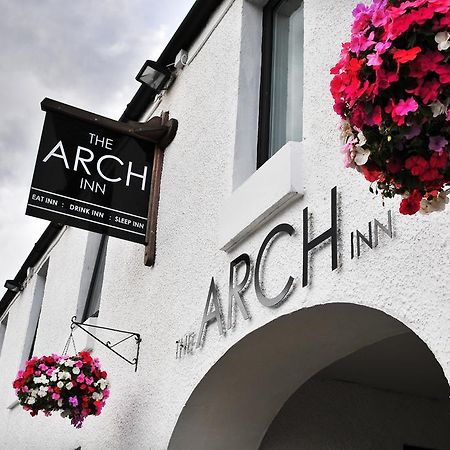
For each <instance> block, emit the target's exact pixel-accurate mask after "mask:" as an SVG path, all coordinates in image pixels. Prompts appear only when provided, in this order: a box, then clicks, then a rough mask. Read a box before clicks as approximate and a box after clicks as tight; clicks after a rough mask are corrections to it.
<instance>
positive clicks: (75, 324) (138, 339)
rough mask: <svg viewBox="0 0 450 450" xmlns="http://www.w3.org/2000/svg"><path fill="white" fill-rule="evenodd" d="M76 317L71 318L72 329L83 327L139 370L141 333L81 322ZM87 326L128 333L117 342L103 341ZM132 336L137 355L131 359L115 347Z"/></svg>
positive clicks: (86, 331)
mask: <svg viewBox="0 0 450 450" xmlns="http://www.w3.org/2000/svg"><path fill="white" fill-rule="evenodd" d="M76 319H77V317H76V316H73V317H72V319H71V325H70V329H71V330H72V331H73V330H74V329H75V327H78V328H80V329H82V330H83V331H84V332H85V333H86V334H88V335H89V336H91V337H92V338H93V339H95V340H96V341H97V342H100V344H102V345H103V346H104V347H106V348H107V349H109V350H111V351H112V352H113V353H115V354H116V355H117V356H119V357H120V358H122V359H123V360H125V361H126V362H127V363H128V364H131V365H132V366H134V371H135V372H136V371H137V366H138V362H139V350H140V346H141V342H142V338H141V335H140V334H139V333H135V332H133V331H124V330H118V329H116V328H109V327H102V326H100V325H91V324H88V323H81V322H77V321H76ZM85 327H90V328H98V329H101V330H108V331H113V332H115V333H121V334H126V335H127V336H125V337H124V338H123V339H120V340H119V341H117V342H115V343H113V342H111V341H109V340H108V341H106V342H103V341H102V340H101V339H99V338H98V337H97V336H95V335H94V334H92V333H91V332H90V331H89V330H87V329H86V328H85ZM132 337H134V339H135V341H136V357H135V358H133V359H131V360H130V359H127V358H125V356H123V355H121V354H120V353H119V352H118V351H116V350H115V349H114V347H116V346H117V345H119V344H121V343H122V342H125V341H126V340H128V339H131V338H132Z"/></svg>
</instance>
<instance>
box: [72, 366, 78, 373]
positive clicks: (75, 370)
mask: <svg viewBox="0 0 450 450" xmlns="http://www.w3.org/2000/svg"><path fill="white" fill-rule="evenodd" d="M72 372H73V373H74V374H75V375H78V374H79V373H80V368H79V367H74V368H73V369H72Z"/></svg>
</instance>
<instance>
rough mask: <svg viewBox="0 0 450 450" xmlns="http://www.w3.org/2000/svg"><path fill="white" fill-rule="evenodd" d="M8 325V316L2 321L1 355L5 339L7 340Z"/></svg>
mask: <svg viewBox="0 0 450 450" xmlns="http://www.w3.org/2000/svg"><path fill="white" fill-rule="evenodd" d="M7 326H8V316H6V317H5V318H4V319H3V320H2V321H1V322H0V356H1V354H2V347H3V341H4V340H5V334H6V327H7Z"/></svg>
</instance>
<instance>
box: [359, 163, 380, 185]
mask: <svg viewBox="0 0 450 450" xmlns="http://www.w3.org/2000/svg"><path fill="white" fill-rule="evenodd" d="M361 168H362V171H363V174H364V176H365V177H366V180H367V181H370V182H371V183H372V182H374V181H377V180H378V179H379V178H380V175H381V172H380V171H379V170H378V169H376V168H375V167H369V165H368V164H365V165H364V166H361Z"/></svg>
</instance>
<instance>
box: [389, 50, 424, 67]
mask: <svg viewBox="0 0 450 450" xmlns="http://www.w3.org/2000/svg"><path fill="white" fill-rule="evenodd" d="M421 51H422V49H421V48H420V47H413V48H411V49H409V50H395V51H394V59H395V60H396V61H397V62H398V63H399V64H403V63H407V62H409V61H413V60H414V59H416V57H417V55H418V54H419V53H420V52H421Z"/></svg>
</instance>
